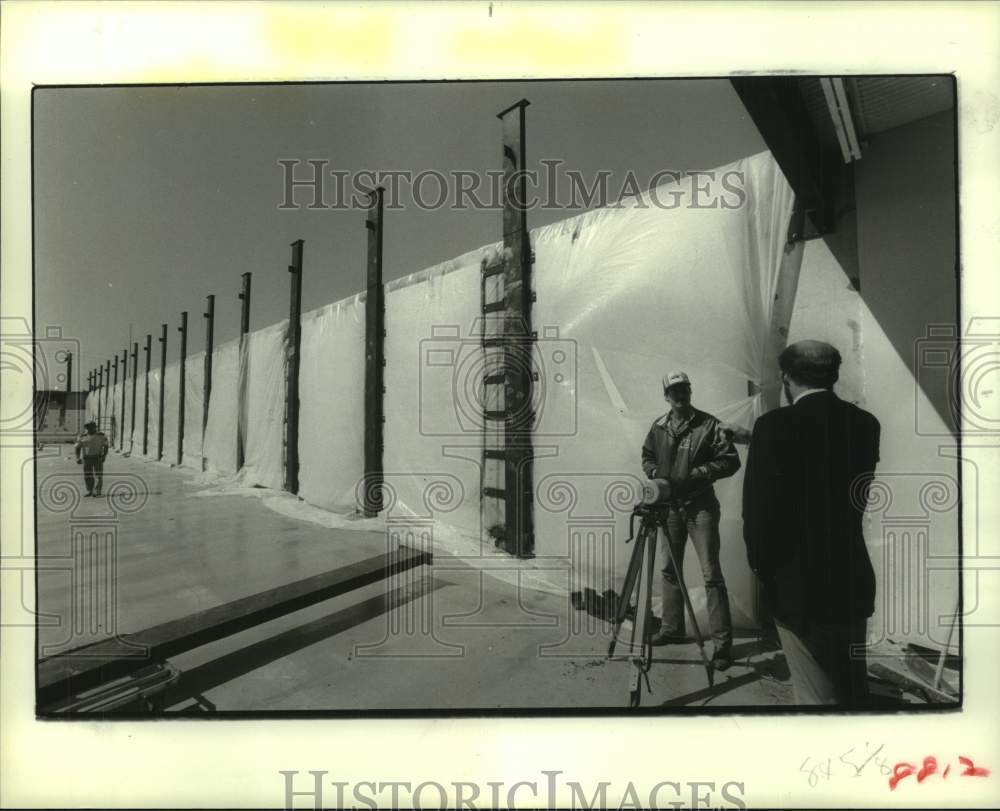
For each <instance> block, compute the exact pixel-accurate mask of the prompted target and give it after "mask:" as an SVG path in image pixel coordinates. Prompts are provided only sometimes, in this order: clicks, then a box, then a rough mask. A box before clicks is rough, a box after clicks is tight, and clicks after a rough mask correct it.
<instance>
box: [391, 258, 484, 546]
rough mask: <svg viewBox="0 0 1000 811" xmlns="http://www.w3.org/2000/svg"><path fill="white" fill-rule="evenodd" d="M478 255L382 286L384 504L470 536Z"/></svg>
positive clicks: (477, 442) (476, 501) (475, 483)
mask: <svg viewBox="0 0 1000 811" xmlns="http://www.w3.org/2000/svg"><path fill="white" fill-rule="evenodd" d="M482 255H483V252H482V251H473V252H472V253H468V254H465V255H464V256H461V257H459V258H457V259H454V260H451V261H450V262H445V263H443V264H441V265H437V266H435V267H433V268H430V269H428V270H426V271H423V272H421V273H419V274H416V275H415V276H413V277H409V278H407V279H403V280H401V281H399V282H396V283H393V284H389V285H387V286H386V297H385V310H386V342H385V355H386V369H385V388H386V395H385V451H384V455H383V467H384V470H385V482H386V485H387V488H388V491H389V492H390V493H391V496H390V497H389V498H387V499H386V504H387V506H389V505H390V504H391V503H393V502H395V504H396V507H397V509H399V510H402V511H403V512H404V513H408V514H414V515H423V516H426V515H431V514H433V515H435V516H436V517H437V518H438V519H439V520H441V521H443V522H444V523H446V524H449V525H451V526H454V527H457V528H458V529H460V530H462V531H463V532H465V533H468V534H470V535H473V536H474V537H476V538H479V537H480V534H481V533H480V524H481V521H480V498H479V487H480V468H481V464H482V428H481V426H482V410H483V408H482V402H481V397H480V396H478V394H477V391H478V388H477V387H478V385H479V381H480V380H481V378H482V374H483V362H482V349H481V346H480V337H479V334H477V329H478V324H477V318H478V317H479V314H480V276H481V272H480V261H481V258H482ZM432 498H433V499H434V501H433V502H432V501H431V499H432Z"/></svg>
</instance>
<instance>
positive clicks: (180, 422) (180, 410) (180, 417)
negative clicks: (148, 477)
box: [177, 310, 188, 467]
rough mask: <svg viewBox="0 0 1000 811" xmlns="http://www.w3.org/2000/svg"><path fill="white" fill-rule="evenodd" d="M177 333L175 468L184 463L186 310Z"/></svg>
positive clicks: (182, 314)
mask: <svg viewBox="0 0 1000 811" xmlns="http://www.w3.org/2000/svg"><path fill="white" fill-rule="evenodd" d="M177 331H178V332H179V333H180V334H181V359H180V364H181V367H180V370H179V372H180V384H179V386H178V389H179V391H180V395H179V397H178V402H177V466H178V467H180V465H181V464H183V462H184V399H185V396H186V394H187V392H186V391H185V385H186V384H187V379H186V377H185V374H184V363H185V361H186V360H187V341H188V338H187V336H188V314H187V310H185V311H184V312H182V313H181V325H180V326H179V327H178V328H177Z"/></svg>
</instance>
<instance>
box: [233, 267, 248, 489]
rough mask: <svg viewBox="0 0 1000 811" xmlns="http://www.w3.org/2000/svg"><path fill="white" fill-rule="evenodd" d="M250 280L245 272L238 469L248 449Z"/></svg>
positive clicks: (237, 434)
mask: <svg viewBox="0 0 1000 811" xmlns="http://www.w3.org/2000/svg"><path fill="white" fill-rule="evenodd" d="M250 280H251V274H250V273H249V272H247V273H244V274H243V289H242V291H241V292H240V301H241V302H242V306H241V307H240V367H239V368H240V379H239V400H238V402H237V407H236V412H237V419H236V470H238V471H239V470H242V469H243V463H244V461H246V449H245V448H244V447H243V442H244V438H243V429H244V428H245V427H246V415H247V373H248V369H247V368H246V367H247V364H248V363H249V348H248V347H247V345H246V343H247V337H246V336H247V333H248V332H250Z"/></svg>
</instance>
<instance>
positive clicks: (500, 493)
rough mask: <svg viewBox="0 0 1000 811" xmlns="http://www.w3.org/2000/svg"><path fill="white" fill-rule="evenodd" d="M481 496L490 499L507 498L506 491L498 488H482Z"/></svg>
mask: <svg viewBox="0 0 1000 811" xmlns="http://www.w3.org/2000/svg"><path fill="white" fill-rule="evenodd" d="M483 495H484V496H489V497H490V498H507V491H506V490H501V489H500V488H499V487H484V488H483Z"/></svg>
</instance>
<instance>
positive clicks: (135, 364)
mask: <svg viewBox="0 0 1000 811" xmlns="http://www.w3.org/2000/svg"><path fill="white" fill-rule="evenodd" d="M138 382H139V344H138V343H133V344H132V433H130V434H129V440H128V452H129V453H132V452H134V451H135V390H136V388H137V387H138Z"/></svg>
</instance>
